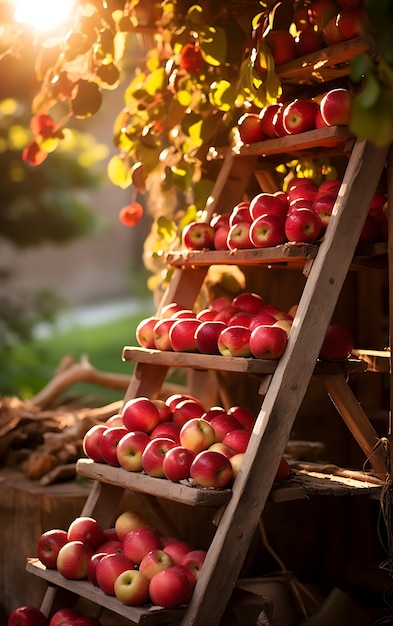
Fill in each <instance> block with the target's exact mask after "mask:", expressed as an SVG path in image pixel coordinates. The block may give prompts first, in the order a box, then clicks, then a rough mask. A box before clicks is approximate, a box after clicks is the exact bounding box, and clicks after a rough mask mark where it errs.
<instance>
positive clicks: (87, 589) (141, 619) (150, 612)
mask: <svg viewBox="0 0 393 626" xmlns="http://www.w3.org/2000/svg"><path fill="white" fill-rule="evenodd" d="M26 571H27V572H29V573H30V574H34V575H35V576H38V577H39V578H42V579H43V580H46V581H47V582H48V583H49V584H50V585H55V586H56V587H59V588H62V589H66V590H67V591H69V592H71V593H73V594H75V595H77V596H80V597H82V598H85V599H86V600H90V601H91V602H94V603H95V604H98V605H99V606H102V607H104V608H106V609H109V610H110V611H112V612H113V613H116V614H117V615H121V616H122V617H125V618H127V619H129V620H130V622H131V623H132V624H151V625H155V624H173V623H176V622H178V621H179V620H180V619H181V617H182V616H183V614H184V609H181V608H179V609H171V610H167V609H163V608H162V607H158V606H154V605H145V606H136V607H131V606H126V605H125V604H122V603H121V602H120V601H119V600H118V599H117V598H115V597H113V596H109V595H107V594H106V593H104V592H103V591H102V590H101V589H100V588H99V587H95V586H94V585H92V583H90V582H89V581H87V580H69V579H68V578H64V576H62V575H61V574H59V572H57V571H56V570H52V569H47V568H46V567H45V565H43V564H42V563H41V561H40V560H39V559H35V558H32V559H28V561H27V563H26Z"/></svg>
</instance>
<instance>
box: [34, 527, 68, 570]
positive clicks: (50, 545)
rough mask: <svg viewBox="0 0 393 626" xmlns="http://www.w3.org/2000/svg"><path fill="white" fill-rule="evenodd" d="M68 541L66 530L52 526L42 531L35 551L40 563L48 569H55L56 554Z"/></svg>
mask: <svg viewBox="0 0 393 626" xmlns="http://www.w3.org/2000/svg"><path fill="white" fill-rule="evenodd" d="M67 541H68V535H67V531H66V530H63V529H62V528H53V529H51V530H46V531H45V532H43V533H42V535H41V536H40V537H39V539H38V541H37V547H36V552H37V556H38V558H39V559H40V561H41V563H43V564H44V565H45V567H47V568H48V569H56V562H57V555H58V554H59V550H60V548H62V547H63V546H64V545H65V544H66V543H67Z"/></svg>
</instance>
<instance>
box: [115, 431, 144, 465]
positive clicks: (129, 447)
mask: <svg viewBox="0 0 393 626" xmlns="http://www.w3.org/2000/svg"><path fill="white" fill-rule="evenodd" d="M149 441H150V437H149V435H148V434H147V433H144V432H143V431H141V430H131V431H129V432H127V434H126V435H124V436H123V437H122V438H121V439H120V441H119V443H118V444H117V448H116V455H117V460H118V462H119V465H120V467H122V468H123V469H125V470H126V471H127V472H141V471H142V454H143V451H144V449H145V448H146V446H147V444H148V443H149Z"/></svg>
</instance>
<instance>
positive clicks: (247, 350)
mask: <svg viewBox="0 0 393 626" xmlns="http://www.w3.org/2000/svg"><path fill="white" fill-rule="evenodd" d="M292 319H293V318H292V315H291V314H290V313H286V312H285V311H282V310H281V309H280V308H279V307H276V306H274V305H272V304H267V303H266V302H265V301H264V299H263V298H262V296H260V295H259V294H256V293H253V292H244V293H241V294H238V295H237V296H235V297H234V298H232V299H231V298H229V297H226V296H224V297H219V298H215V299H214V300H213V301H212V302H211V303H210V304H209V306H208V308H206V309H204V310H202V311H199V312H198V313H195V312H194V311H192V310H191V309H184V308H183V307H182V306H181V305H180V304H177V303H170V304H168V305H166V306H165V307H163V308H162V309H161V312H160V314H159V315H157V316H152V317H149V318H146V319H144V320H142V321H141V322H140V323H139V324H138V326H137V328H136V339H137V341H138V343H139V345H140V346H142V347H143V348H148V349H156V350H164V351H167V350H173V351H175V352H200V353H202V354H221V355H223V356H232V357H256V358H259V359H274V360H277V359H279V358H280V357H281V356H282V354H283V352H284V350H285V348H286V345H287V340H288V333H289V331H290V328H291V323H292Z"/></svg>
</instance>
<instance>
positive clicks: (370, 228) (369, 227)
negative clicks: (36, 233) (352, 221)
mask: <svg viewBox="0 0 393 626" xmlns="http://www.w3.org/2000/svg"><path fill="white" fill-rule="evenodd" d="M379 232H380V230H379V219H378V218H377V217H376V216H375V215H372V214H371V213H369V214H368V215H367V216H366V219H365V221H364V224H363V228H362V230H361V232H360V236H359V243H375V242H376V241H378V239H379Z"/></svg>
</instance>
